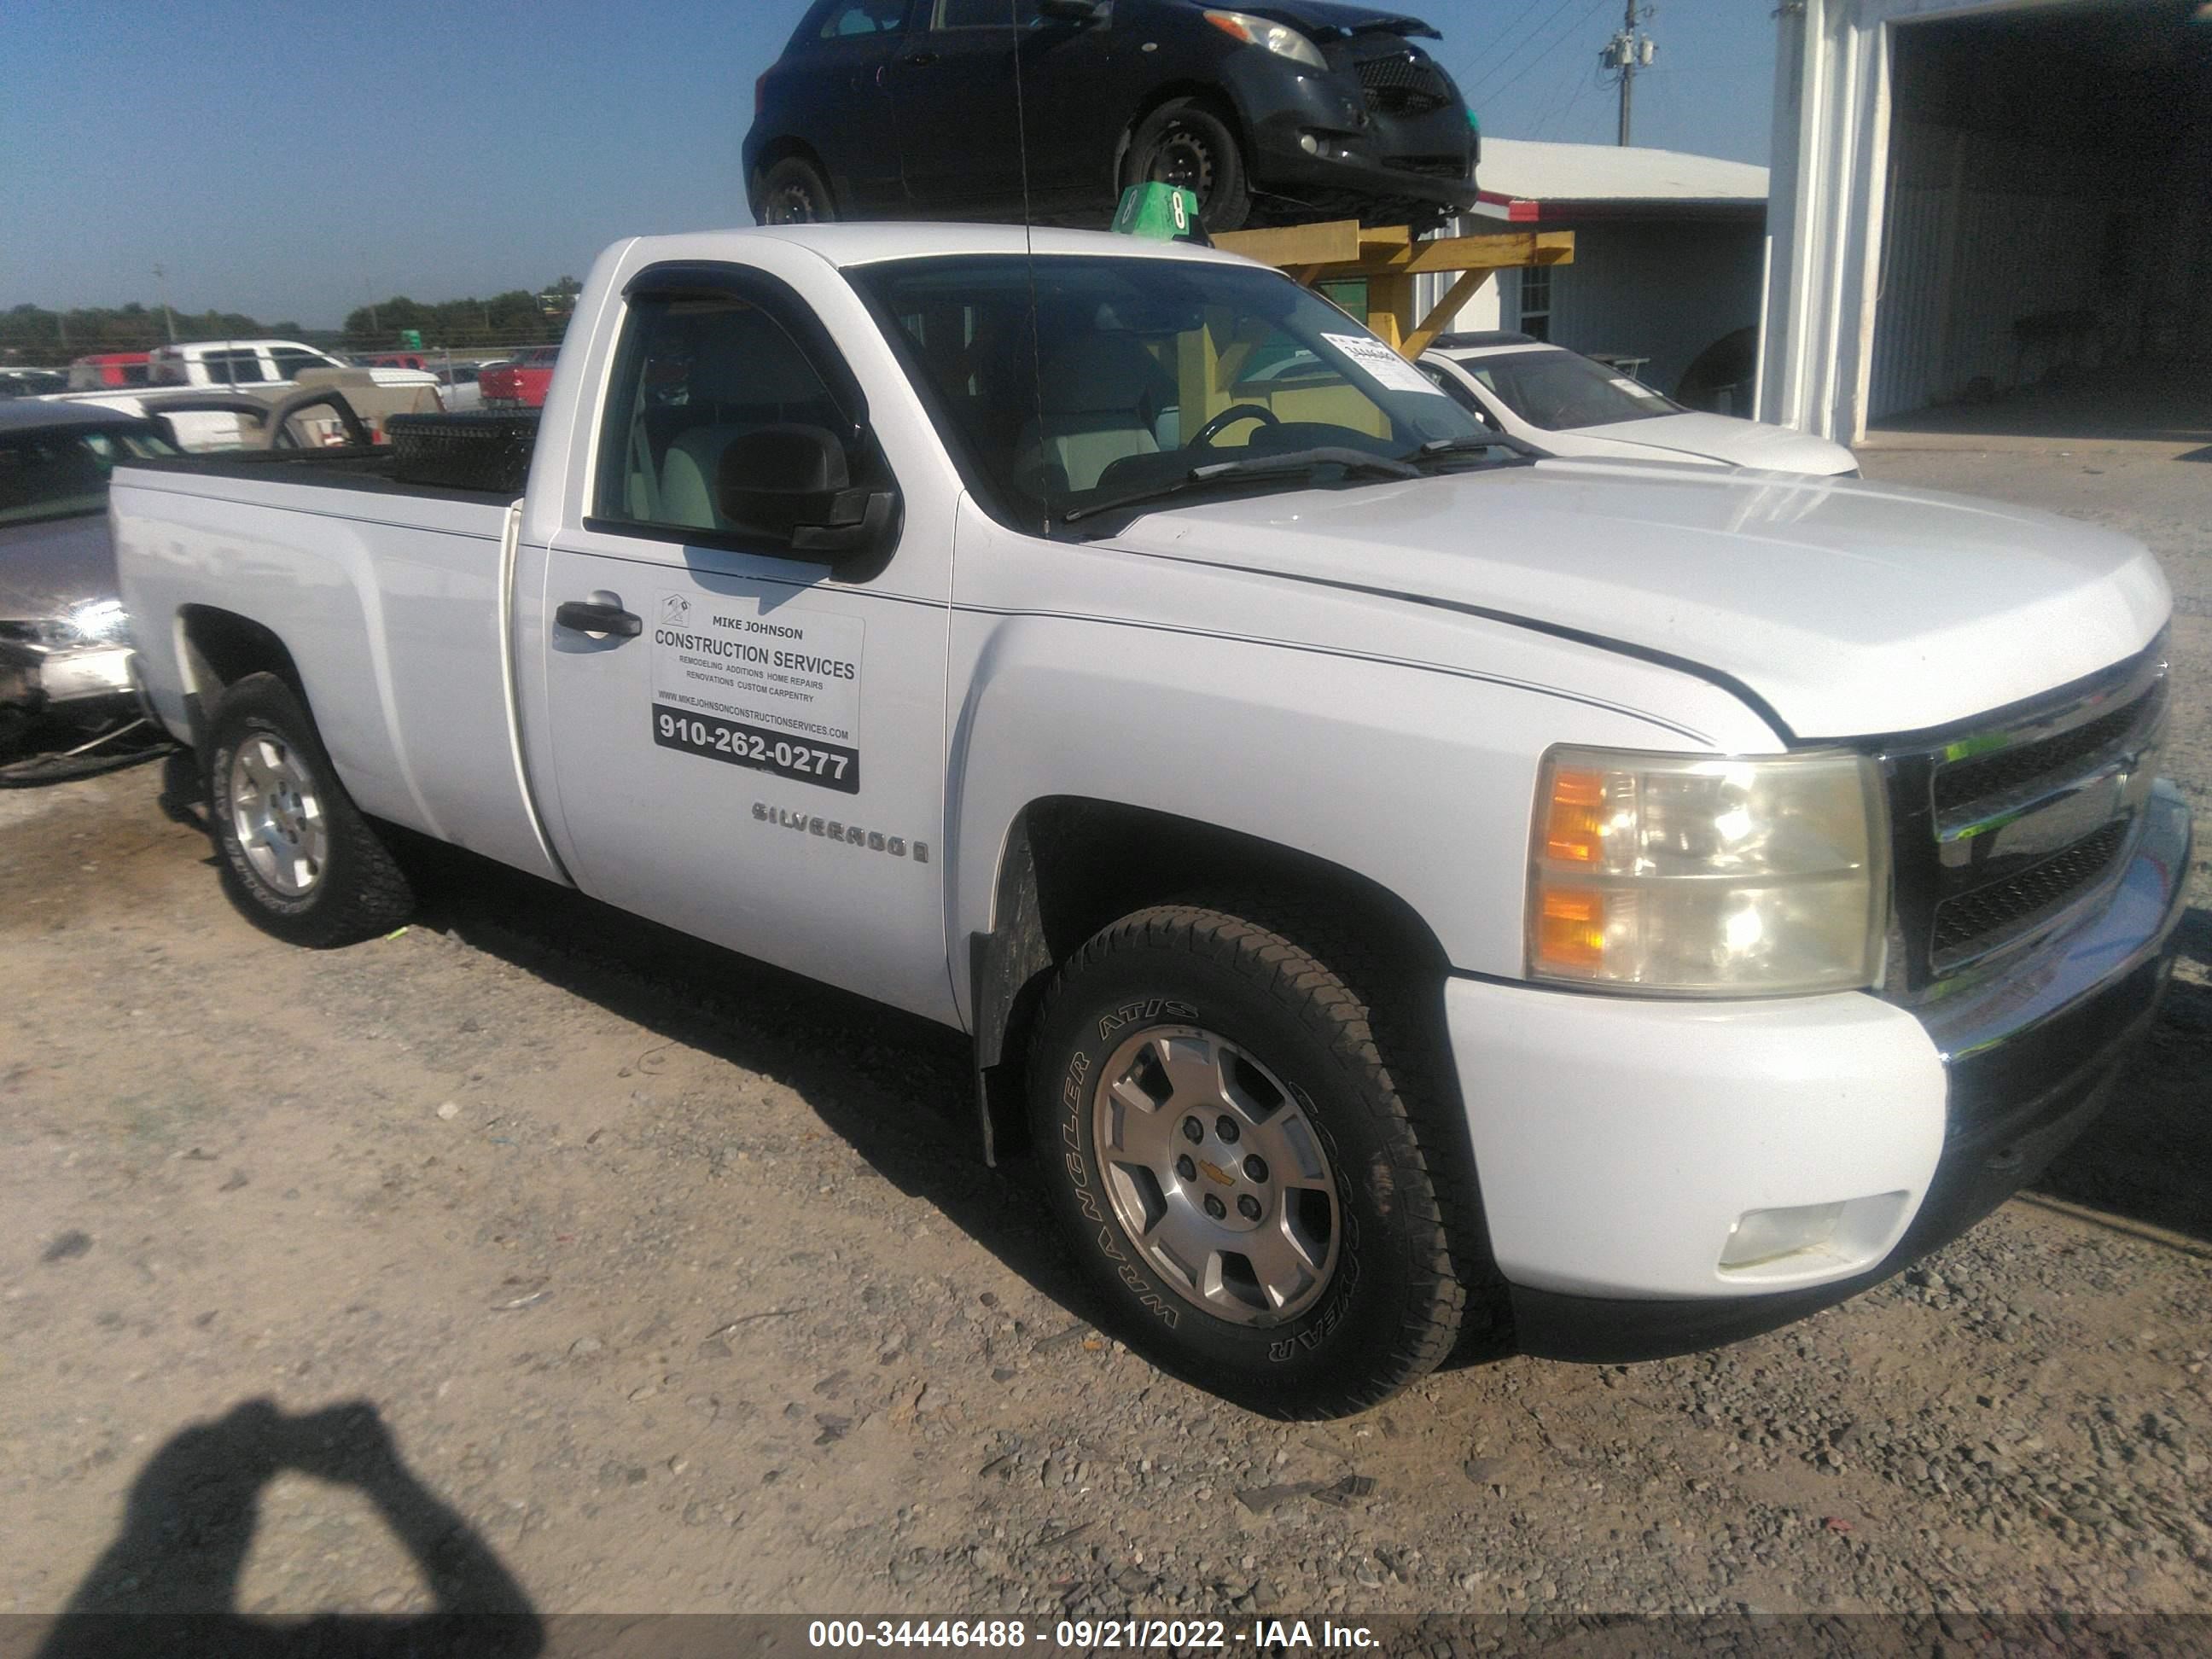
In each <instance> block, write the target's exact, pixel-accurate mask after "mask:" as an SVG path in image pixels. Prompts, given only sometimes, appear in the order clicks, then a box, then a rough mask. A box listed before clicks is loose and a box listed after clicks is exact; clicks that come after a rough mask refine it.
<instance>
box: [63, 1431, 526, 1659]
mask: <svg viewBox="0 0 2212 1659" xmlns="http://www.w3.org/2000/svg"><path fill="white" fill-rule="evenodd" d="M287 1470H291V1471H294V1472H296V1473H298V1474H305V1475H308V1476H310V1477H312V1478H313V1479H315V1480H322V1481H325V1482H327V1483H329V1484H331V1485H332V1486H351V1487H353V1488H355V1489H356V1491H358V1492H361V1493H362V1496H363V1497H365V1498H368V1501H369V1503H370V1504H373V1505H374V1508H375V1510H376V1512H377V1514H378V1515H379V1516H380V1517H381V1518H382V1519H383V1521H384V1522H385V1524H386V1526H387V1527H389V1528H391V1529H392V1534H393V1535H394V1536H395V1537H396V1538H397V1539H398V1541H399V1543H400V1544H401V1546H402V1547H404V1549H405V1550H406V1552H407V1553H408V1554H409V1555H410V1557H411V1558H412V1559H413V1560H414V1562H415V1565H416V1568H417V1569H418V1570H419V1571H420V1572H421V1574H422V1579H423V1582H424V1583H426V1584H428V1586H429V1589H430V1593H431V1595H432V1597H433V1598H434V1601H435V1607H434V1608H433V1610H432V1611H430V1612H428V1613H421V1614H414V1615H406V1616H397V1615H395V1616H390V1617H386V1616H380V1615H371V1614H351V1613H342V1614H319V1615H316V1616H313V1617H309V1618H304V1619H295V1620H266V1619H258V1618H248V1617H246V1615H245V1614H244V1613H240V1612H239V1611H238V1610H237V1598H238V1591H239V1583H240V1574H241V1572H242V1571H243V1570H244V1568H245V1565H246V1553H247V1551H248V1549H249V1548H250V1547H251V1546H252V1542H253V1534H254V1528H255V1524H256V1522H257V1521H258V1517H259V1510H260V1495H261V1491H262V1489H263V1487H264V1486H267V1485H268V1484H269V1482H270V1480H274V1479H275V1478H276V1476H277V1475H278V1474H282V1473H283V1472H284V1471H287ZM544 1639H545V1633H544V1625H543V1624H542V1622H541V1621H540V1620H539V1618H538V1613H537V1611H536V1609H535V1608H533V1607H532V1606H531V1603H530V1600H529V1598H528V1597H527V1596H526V1595H524V1594H523V1591H522V1587H521V1586H520V1584H518V1583H516V1582H515V1580H514V1577H513V1574H511V1573H509V1572H508V1571H507V1568H506V1567H505V1565H502V1564H501V1561H500V1559H499V1558H498V1557H497V1556H496V1555H495V1554H494V1553H492V1551H491V1549H490V1547H489V1546H488V1545H486V1544H485V1543H484V1541H483V1539H481V1538H479V1537H478V1536H477V1534H476V1532H475V1531H474V1530H473V1529H472V1528H471V1527H470V1526H469V1524H468V1523H467V1522H465V1521H464V1520H463V1519H462V1518H461V1517H460V1516H459V1514H458V1513H456V1512H455V1511H454V1510H453V1507H452V1506H451V1505H450V1504H447V1503H446V1502H445V1501H444V1500H443V1499H442V1498H439V1497H438V1496H437V1495H436V1494H435V1493H434V1492H431V1491H430V1490H429V1488H428V1487H427V1486H424V1485H423V1484H422V1482H421V1481H420V1480H417V1479H416V1476H415V1474H414V1472H413V1471H412V1470H411V1469H410V1468H408V1467H407V1465H406V1463H405V1462H404V1460H403V1459H402V1458H401V1457H400V1455H399V1452H398V1448H397V1447H396V1446H394V1445H393V1444H392V1437H391V1434H390V1432H389V1431H387V1430H386V1427H385V1425H384V1421H383V1419H382V1418H381V1417H380V1416H379V1414H378V1413H377V1410H376V1408H375V1407H374V1406H372V1405H370V1404H368V1402H366V1401H355V1402H352V1403H350V1404H347V1405H342V1406H334V1407H330V1408H328V1409H327V1410H324V1411H320V1412H315V1413H307V1414H305V1415H300V1416H288V1415H286V1414H285V1413H283V1412H280V1411H279V1410H278V1409H277V1408H276V1406H275V1405H274V1404H273V1403H272V1402H271V1401H267V1400H249V1401H244V1402H242V1403H241V1404H240V1405H237V1406H235V1407H232V1408H231V1410H230V1411H229V1412H228V1413H227V1414H226V1415H224V1416H222V1417H221V1418H218V1419H215V1420H214V1421H212V1422H206V1423H197V1424H194V1425H192V1426H191V1427H190V1428H187V1429H185V1430H184V1431H182V1432H181V1433H179V1434H178V1435H176V1436H175V1437H173V1438H172V1439H171V1440H170V1441H169V1442H168V1443H167V1444H166V1445H164V1446H163V1447H162V1448H161V1449H160V1450H159V1451H157V1452H155V1454H154V1455H153V1456H152V1457H151V1458H150V1459H149V1460H148V1462H147V1463H146V1467H145V1468H143V1469H142V1470H141V1471H140V1472H139V1474H138V1478H137V1480H136V1481H134V1482H133V1483H132V1485H131V1497H130V1502H129V1506H128V1509H127V1510H126V1512H125V1520H124V1525H123V1531H122V1533H121V1534H120V1535H118V1537H117V1538H116V1540H115V1541H114V1542H113V1543H112V1544H110V1545H109V1546H108V1547H107V1548H106V1551H105V1552H103V1553H102V1554H101V1555H100V1559H99V1560H98V1561H97V1562H95V1563H94V1565H93V1568H92V1571H90V1572H88V1573H87V1574H86V1575H85V1577H84V1581H83V1583H81V1584H79V1585H78V1586H77V1589H76V1594H75V1595H72V1596H71V1597H70V1602H69V1605H68V1607H66V1608H65V1609H64V1611H63V1613H61V1614H60V1616H59V1617H58V1619H57V1620H55V1621H54V1623H53V1625H52V1627H51V1628H50V1629H48V1630H47V1632H46V1634H45V1638H44V1640H43V1641H42V1642H41V1643H40V1646H39V1648H38V1659H94V1656H99V1659H106V1656H110V1655H113V1654H118V1653H159V1654H161V1655H164V1656H185V1659H198V1656H203V1655H204V1656H209V1659H214V1656H218V1655H220V1656H222V1659H307V1656H314V1659H325V1656H333V1659H334V1656H354V1655H358V1656H362V1659H370V1656H394V1659H396V1656H399V1655H403V1654H404V1655H410V1656H432V1655H444V1654H455V1655H458V1654H464V1653H465V1654H470V1655H488V1656H493V1659H528V1656H532V1655H535V1654H537V1653H538V1652H540V1651H542V1650H543V1649H544Z"/></svg>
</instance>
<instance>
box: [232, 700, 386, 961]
mask: <svg viewBox="0 0 2212 1659" xmlns="http://www.w3.org/2000/svg"><path fill="white" fill-rule="evenodd" d="M208 738H209V742H208V778H207V787H208V807H209V812H208V817H209V829H210V833H211V834H212V835H213V836H214V837H215V844H216V854H217V855H218V858H219V860H220V861H221V864H222V879H223V886H224V888H225V890H227V891H228V893H229V895H230V897H231V901H232V902H233V903H234V904H236V905H237V906H238V908H240V910H242V911H244V912H245V913H246V916H247V917H248V919H250V920H251V921H254V922H256V923H258V925H259V926H260V927H263V928H264V929H265V930H267V931H268V932H270V933H274V934H276V937H277V938H279V939H285V940H288V941H289V942H290V943H291V944H294V945H317V946H321V945H350V944H353V943H355V942H356V941H357V940H360V939H371V938H374V936H375V935H377V934H379V933H389V932H390V931H391V930H392V928H394V927H398V925H399V923H401V922H402V921H405V920H406V918H407V915H408V913H409V912H410V911H411V910H412V909H413V908H415V895H414V891H413V890H412V889H411V888H410V886H409V884H408V881H407V877H406V874H405V872H403V871H402V870H401V869H400V867H399V866H398V863H397V862H395V861H394V860H393V859H392V853H391V850H390V849H389V848H386V846H385V844H384V842H382V841H381V840H380V838H379V837H378V836H377V834H376V831H375V830H374V829H371V828H370V827H369V824H368V820H367V819H366V818H364V817H362V815H361V811H360V809H359V808H357V807H356V806H355V805H354V804H353V802H352V800H351V799H349V797H348V796H347V794H346V793H345V787H344V786H343V784H341V783H340V782H339V781H338V779H337V772H336V770H335V769H333V768H332V767H331V757H330V756H329V755H328V754H326V753H325V752H324V750H323V744H322V739H321V738H320V737H319V736H318V735H317V734H316V732H315V723H314V721H313V720H311V719H310V718H309V717H308V714H307V709H306V708H304V707H303V706H302V705H301V702H300V699H299V697H298V696H296V695H295V693H294V691H293V690H292V688H291V687H290V686H289V685H287V684H285V683H284V682H283V680H281V679H278V678H276V676H275V675H274V674H249V675H247V676H246V678H243V679H241V680H240V681H239V682H238V683H237V684H234V685H232V686H230V687H228V689H226V690H224V692H223V693H222V696H221V698H220V699H219V700H218V701H217V702H216V707H215V714H214V716H213V719H212V720H211V721H210V732H209V734H208Z"/></svg>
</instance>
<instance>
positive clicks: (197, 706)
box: [177, 605, 314, 749]
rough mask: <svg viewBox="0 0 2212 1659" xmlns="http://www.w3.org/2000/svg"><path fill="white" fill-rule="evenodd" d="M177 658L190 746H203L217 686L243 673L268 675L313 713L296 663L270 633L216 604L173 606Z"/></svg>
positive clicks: (233, 681) (262, 625)
mask: <svg viewBox="0 0 2212 1659" xmlns="http://www.w3.org/2000/svg"><path fill="white" fill-rule="evenodd" d="M177 660H178V664H179V671H180V676H181V678H182V680H183V684H184V693H185V720H186V722H187V724H188V725H189V726H190V727H191V743H192V747H193V748H195V749H200V748H204V746H205V738H206V735H207V723H208V714H209V711H210V709H211V708H213V707H214V704H215V701H216V698H217V697H219V696H222V692H223V689H224V688H225V687H227V686H230V685H234V684H237V683H238V682H239V681H240V680H242V679H244V678H246V676H247V675H249V674H274V675H276V678H278V679H280V680H283V682H284V684H287V685H288V686H289V687H290V688H291V689H292V693H293V695H294V696H296V697H298V698H299V699H300V702H301V707H303V708H307V711H308V718H309V719H311V720H312V719H313V717H314V710H313V704H312V702H310V700H309V698H308V696H307V683H306V681H304V680H303V679H302V678H301V675H300V669H299V665H298V664H297V663H295V661H294V660H293V659H292V653H291V650H290V648H289V647H287V646H286V645H285V643H284V641H283V639H282V638H280V637H279V636H278V635H277V633H276V630H275V629H272V628H270V627H269V626H268V625H267V624H266V623H260V622H257V621H255V620H254V619H253V618H252V617H247V616H243V615H241V614H240V613H239V612H238V611H228V610H225V609H223V608H222V607H221V606H219V605H180V606H179V607H178V610H177Z"/></svg>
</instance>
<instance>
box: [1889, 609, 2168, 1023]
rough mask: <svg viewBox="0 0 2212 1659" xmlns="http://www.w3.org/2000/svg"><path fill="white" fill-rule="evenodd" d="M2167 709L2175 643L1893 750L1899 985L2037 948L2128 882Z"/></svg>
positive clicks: (1919, 983)
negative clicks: (2117, 883) (2168, 651)
mask: <svg viewBox="0 0 2212 1659" xmlns="http://www.w3.org/2000/svg"><path fill="white" fill-rule="evenodd" d="M2165 718H2166V655H2165V641H2164V639H2163V638H2162V637H2161V639H2160V641H2158V642H2157V643H2156V644H2155V645H2154V646H2153V647H2152V648H2151V649H2150V650H2148V651H2147V652H2145V653H2142V655H2140V656H2138V657H2136V658H2135V659H2132V660H2130V661H2129V662H2126V663H2123V664H2121V665H2119V666H2118V667H2116V668H2114V669H2112V670H2111V671H2108V672H2106V673H2104V674H2100V675H2095V676H2093V677H2091V678H2089V679H2088V680H2086V681H2083V682H2081V683H2080V684H2076V685H2074V686H2069V687H2068V688H2065V689H2064V690H2061V691H2059V692H2057V693H2055V694H2053V695H2052V696H2051V697H2049V698H2045V699H2040V700H2039V701H2038V702H2035V703H2033V704H2030V705H2028V706H2027V707H2025V708H2020V709H2014V710H2008V711H2005V712H2004V713H2003V714H2000V715H1999V716H1996V717H1995V718H1994V719H1992V720H1990V721H1989V722H1987V723H1980V722H1978V723H1976V725H1975V726H1972V727H1970V728H1968V729H1966V730H1963V731H1958V732H1951V733H1947V734H1942V736H1940V737H1938V738H1935V739H1933V740H1930V741H1927V742H1925V743H1923V744H1911V745H1905V746H1901V747H1899V748H1898V749H1896V750H1893V751H1892V752H1890V753H1888V754H1887V755H1885V756H1884V757H1883V759H1884V763H1885V767H1886V769H1887V773H1888V777H1889V785H1890V798H1891V801H1892V805H1893V812H1894V813H1895V817H1896V822H1895V825H1894V835H1895V843H1894V850H1895V859H1894V866H1895V869H1896V872H1897V914H1898V929H1897V933H1896V934H1895V935H1894V938H1893V945H1895V946H1901V947H1902V960H1901V961H1899V962H1898V963H1894V964H1893V981H1892V990H1893V992H1897V993H1903V994H1911V993H1912V992H1915V991H1917V990H1918V989H1920V988H1922V987H1927V986H1929V985H1932V984H1934V983H1936V982H1937V981H1942V980H1946V979H1948V978H1950V977H1952V976H1954V975H1959V974H1961V973H1964V972H1966V971H1967V970H1969V969H1977V968H1978V966H1979V965H1980V964H1982V963H1987V962H1989V961H1990V960H1992V959H1993V958H1996V957H1999V956H2001V955H2003V954H2004V953H2007V952H2008V951H2014V950H2016V949H2021V948H2026V947H2027V946H2028V945H2031V944H2033V941H2035V940H2036V939H2040V938H2042V937H2043V936H2044V935H2045V934H2046V933H2049V932H2050V931H2051V929H2052V928H2053V927H2057V926H2059V925H2060V924H2062V923H2063V921H2066V920H2067V919H2068V918H2069V917H2070V916H2072V915H2076V914H2078V913H2079V911H2080V910H2081V907H2083V906H2084V905H2086V904H2087V903H2089V902H2093V900H2094V899H2095V898H2096V897H2097V896H2100V894H2102V893H2103V892H2104V891H2105V890H2106V888H2107V887H2108V886H2109V885H2110V884H2111V883H2112V881H2113V880H2115V879H2117V878H2118V875H2119V873H2120V872H2121V870H2122V869H2123V868H2124V866H2125V863H2126V854H2127V849H2128V847H2129V846H2130V842H2131V841H2132V838H2133V832H2134V828H2135V824H2136V818H2137V817H2139V815H2140V813H2141V811H2142V804H2143V801H2144V799H2145V798H2146V796H2147V795H2148V792H2149V788H2150V783H2151V776H2152V774H2153V771H2154V764H2155V758H2156V754H2157V746H2158V740H2159V736H2160V732H2161V730H2162V728H2163V726H2164V723H2165Z"/></svg>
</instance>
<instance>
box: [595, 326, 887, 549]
mask: <svg viewBox="0 0 2212 1659" xmlns="http://www.w3.org/2000/svg"><path fill="white" fill-rule="evenodd" d="M755 455H757V456H759V457H761V458H763V465H770V466H771V470H777V469H778V468H780V469H781V471H784V472H787V473H794V472H795V471H797V470H798V468H799V466H800V465H813V464H814V463H815V462H816V460H817V459H818V460H819V462H820V464H821V465H822V466H823V468H824V469H825V470H826V473H827V476H824V477H820V478H818V479H817V480H815V487H818V488H820V489H845V488H848V487H852V488H862V487H866V488H880V487H882V485H881V480H882V479H883V478H884V476H885V473H884V465H883V463H882V460H881V459H880V457H879V456H878V454H877V453H876V452H875V450H874V447H873V445H872V443H871V442H869V441H866V440H865V439H862V438H858V437H856V436H855V434H854V426H853V422H852V421H851V420H850V419H848V417H847V416H846V415H845V414H844V413H843V411H842V410H841V409H840V408H839V405H838V402H837V399H836V396H835V395H834V394H833V393H832V392H831V391H830V390H829V386H828V385H827V384H826V383H825V382H824V381H823V378H822V375H821V373H820V372H819V371H818V370H817V368H816V366H815V364H814V363H813V362H812V361H811V359H810V357H809V356H808V354H807V351H806V350H805V348H803V347H802V346H801V345H800V344H799V338H798V337H797V335H796V334H795V333H794V331H793V330H792V329H791V328H789V327H787V325H786V323H785V320H784V319H783V318H782V317H781V315H780V314H779V313H778V311H777V309H776V307H774V306H773V305H770V304H765V303H757V302H756V301H753V300H751V299H750V298H740V297H738V295H677V296H670V297H665V298H663V297H658V296H652V295H647V296H645V297H642V298H640V299H638V300H635V301H633V302H632V303H631V306H630V311H629V319H628V321H627V322H626V323H625V324H624V325H623V343H622V347H621V349H620V353H619V355H618V356H617V362H616V366H615V374H614V384H613V385H612V386H611V388H610V394H609V400H608V404H607V408H606V412H605V417H604V423H603V425H602V427H601V428H600V436H599V477H598V480H597V485H596V489H595V490H594V512H593V516H594V517H596V518H598V519H600V520H606V521H608V522H611V523H614V524H625V525H634V526H639V527H641V528H665V529H668V530H671V531H676V532H701V531H704V532H716V533H717V534H718V535H719V536H721V537H726V538H735V539H736V540H738V542H739V543H741V544H742V543H743V542H744V541H745V540H747V539H749V538H759V539H763V540H769V541H774V540H775V530H776V529H777V528H778V527H777V526H766V527H764V526H762V525H759V524H756V523H744V522H739V521H738V520H732V518H731V517H730V516H729V515H728V514H727V513H726V512H725V511H724V507H723V501H722V497H721V492H720V484H721V483H722V482H723V480H724V475H725V462H726V461H727V462H728V464H729V465H730V466H731V467H732V469H742V468H743V467H744V465H746V464H747V459H746V458H748V457H751V456H755ZM793 455H798V456H801V457H804V458H805V459H804V460H803V461H800V462H794V461H793V460H792V459H791V458H792V457H793ZM771 464H773V465H771ZM841 472H842V477H838V476H836V475H837V474H839V473H841ZM770 487H771V488H783V489H793V488H805V487H808V486H806V485H802V484H799V483H797V482H796V480H795V479H793V478H779V479H778V480H777V481H775V483H773V484H772V485H771V486H770ZM781 528H783V529H785V530H787V529H788V526H781Z"/></svg>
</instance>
